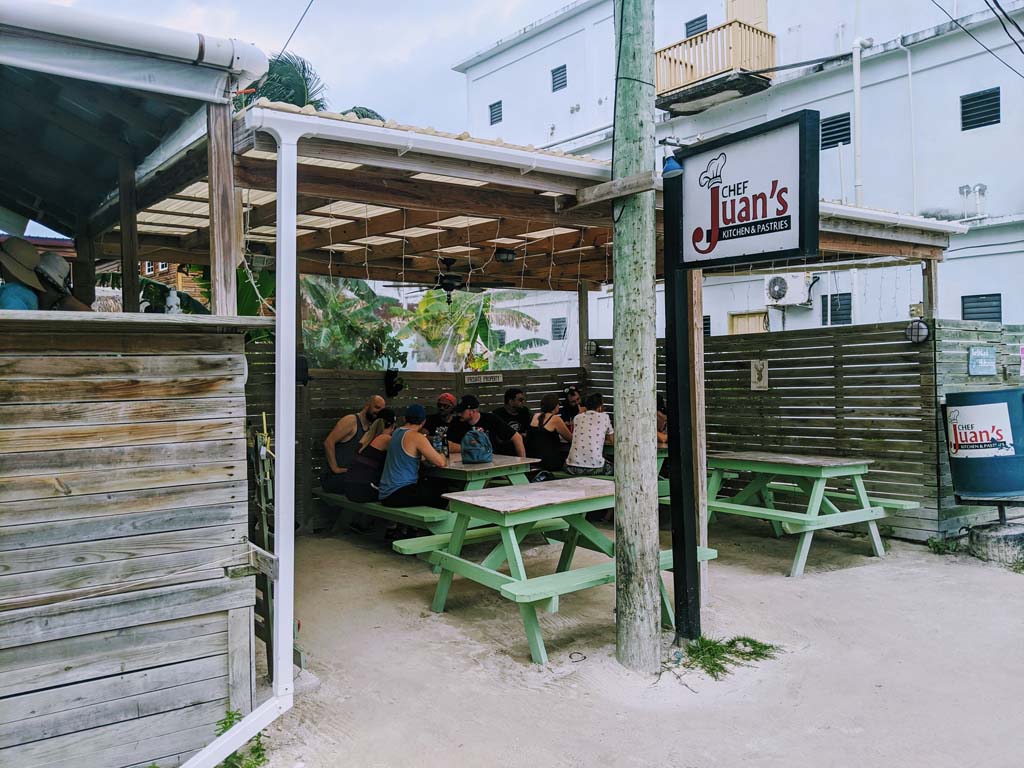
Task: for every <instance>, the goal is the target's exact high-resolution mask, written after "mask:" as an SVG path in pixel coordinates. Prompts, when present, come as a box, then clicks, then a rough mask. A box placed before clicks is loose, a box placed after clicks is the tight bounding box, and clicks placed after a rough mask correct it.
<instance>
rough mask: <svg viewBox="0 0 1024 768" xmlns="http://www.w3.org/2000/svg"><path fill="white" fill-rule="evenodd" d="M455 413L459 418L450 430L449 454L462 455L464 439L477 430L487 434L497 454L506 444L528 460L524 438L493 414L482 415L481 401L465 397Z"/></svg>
mask: <svg viewBox="0 0 1024 768" xmlns="http://www.w3.org/2000/svg"><path fill="white" fill-rule="evenodd" d="M455 413H456V415H458V417H459V418H458V420H457V421H455V422H454V423H453V424H452V427H451V429H449V430H448V452H449V453H453V454H454V453H462V438H463V437H465V436H466V433H467V432H469V430H471V429H477V430H480V431H481V432H485V433H486V434H487V437H488V438H490V441H491V447H492V448H493V449H494V452H495V453H499V451H498V446H499V445H503V444H504V445H506V446H508V449H511V450H513V451H515V455H516V456H518V457H519V458H521V459H524V458H526V446H525V444H524V443H523V436H522V435H520V434H519V433H518V432H516V431H515V430H513V429H512V427H510V426H509V425H508V424H506V423H505V422H504V421H502V420H501V419H499V418H498V417H497V416H495V415H494V414H493V413H481V412H480V401H479V400H477V398H475V397H474V396H473V395H463V396H462V400H460V401H459V404H458V405H457V406H455ZM509 455H511V454H509Z"/></svg>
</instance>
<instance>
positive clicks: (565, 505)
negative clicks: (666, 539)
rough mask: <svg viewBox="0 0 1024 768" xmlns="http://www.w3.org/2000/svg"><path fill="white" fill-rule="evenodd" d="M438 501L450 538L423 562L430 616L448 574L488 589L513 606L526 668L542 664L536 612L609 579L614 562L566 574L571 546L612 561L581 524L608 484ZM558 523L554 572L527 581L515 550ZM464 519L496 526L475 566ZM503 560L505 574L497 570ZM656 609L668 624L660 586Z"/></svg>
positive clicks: (536, 487) (601, 538) (601, 501)
mask: <svg viewBox="0 0 1024 768" xmlns="http://www.w3.org/2000/svg"><path fill="white" fill-rule="evenodd" d="M445 498H447V499H448V500H449V502H450V507H451V510H452V512H454V513H455V515H456V516H457V517H456V521H455V528H454V530H453V531H452V533H451V537H450V540H449V541H447V542H445V545H446V546H447V549H436V550H434V551H432V552H430V553H429V556H428V558H427V559H428V560H429V561H430V562H431V563H433V564H435V565H437V566H439V569H440V576H439V579H438V583H437V589H436V591H435V593H434V600H433V603H432V604H431V608H432V609H433V610H435V611H438V612H441V611H443V610H444V606H445V602H446V601H447V599H448V590H449V588H450V587H451V584H452V578H453V577H454V576H455V574H458V575H460V576H465V577H466V578H468V579H471V580H473V581H475V582H477V583H479V584H483V585H484V586H486V587H490V588H491V589H494V590H496V591H498V592H499V593H500V594H501V595H502V596H503V597H505V598H507V599H509V600H511V601H512V602H514V603H517V604H518V605H519V612H520V614H521V615H522V618H523V625H524V627H525V629H526V640H527V643H528V644H529V647H530V655H531V657H532V658H533V661H534V662H536V663H538V664H544V663H546V662H547V651H546V650H545V648H544V639H543V638H542V636H541V630H540V624H539V622H538V620H537V608H538V607H540V608H544V609H546V610H548V611H550V612H555V611H557V610H558V601H559V597H561V596H562V595H567V594H570V593H572V592H578V591H580V590H582V589H588V588H590V587H596V586H599V585H601V584H610V583H612V582H614V581H615V561H614V560H609V561H608V562H607V563H600V564H598V565H592V566H588V567H585V568H578V569H572V561H573V557H574V555H575V553H576V548H577V547H578V546H583V547H586V548H590V549H595V550H597V551H598V552H602V553H603V554H605V555H607V556H608V557H614V554H615V544H614V542H613V541H612V540H611V539H609V538H608V537H607V536H605V535H604V533H602V532H601V531H600V530H599V529H598V528H596V527H595V526H594V525H592V524H591V523H589V522H588V521H587V518H586V515H587V513H588V512H594V511H599V510H605V509H611V508H612V507H614V506H615V484H614V483H612V482H611V481H609V480H601V479H597V478H591V477H578V478H570V479H566V480H552V481H550V482H546V483H534V484H532V485H530V486H528V487H521V486H506V487H503V488H487V489H484V490H478V491H459V492H456V493H448V494H445ZM558 519H561V520H564V521H565V523H567V524H568V526H569V530H568V532H567V533H566V536H565V540H564V542H563V544H562V551H561V556H560V557H559V560H558V565H557V567H556V568H555V573H553V574H549V575H545V576H535V577H532V578H531V577H529V576H527V574H526V568H525V566H524V564H523V555H522V552H521V551H520V549H519V544H520V542H521V541H522V540H523V539H524V538H525V537H526V536H527V534H529V533H530V531H531V530H533V529H534V527H535V526H537V525H543V524H546V523H547V522H549V521H551V520H558ZM471 520H472V521H477V520H482V521H484V522H485V523H489V524H491V525H493V526H495V527H497V529H498V530H499V532H500V536H501V543H500V544H498V546H496V547H495V548H494V549H493V550H491V552H490V553H489V554H487V556H486V557H484V559H483V560H482V561H481V562H479V563H475V562H473V561H471V560H468V559H466V558H464V557H462V546H463V544H464V542H465V538H466V534H467V531H468V530H469V525H470V521H471ZM700 554H701V556H702V557H703V558H704V559H710V558H712V557H714V556H715V553H714V551H713V550H702V551H701V553H700ZM506 562H507V563H508V568H509V574H505V573H501V572H500V571H498V568H500V567H501V566H502V565H503V564H504V563H506ZM661 567H662V569H664V570H671V568H672V551H671V550H666V551H664V552H662V553H661ZM661 611H662V622H663V623H664V624H665V625H666V626H673V617H672V609H671V601H670V600H669V599H668V593H667V591H666V589H665V586H664V584H662V586H661Z"/></svg>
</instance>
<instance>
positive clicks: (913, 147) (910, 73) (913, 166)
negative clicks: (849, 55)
mask: <svg viewBox="0 0 1024 768" xmlns="http://www.w3.org/2000/svg"><path fill="white" fill-rule="evenodd" d="M900 48H902V49H903V52H904V53H905V54H907V109H908V111H909V113H910V199H911V204H912V206H913V207H912V208H911V210H910V212H911V213H912V214H914V215H915V216H916V215H917V144H916V132H915V131H914V66H913V63H912V61H911V59H910V49H909V48H908V47H907V46H905V45H904V44H903V38H900Z"/></svg>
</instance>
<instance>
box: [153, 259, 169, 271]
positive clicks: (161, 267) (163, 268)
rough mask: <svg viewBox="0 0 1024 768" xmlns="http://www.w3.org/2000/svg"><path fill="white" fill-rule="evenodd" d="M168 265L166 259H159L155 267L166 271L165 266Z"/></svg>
mask: <svg viewBox="0 0 1024 768" xmlns="http://www.w3.org/2000/svg"><path fill="white" fill-rule="evenodd" d="M168 266H169V265H168V264H167V262H166V261H161V262H158V263H157V265H156V268H157V270H159V271H160V272H166V271H167V267H168Z"/></svg>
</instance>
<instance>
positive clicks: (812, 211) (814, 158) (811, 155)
mask: <svg viewBox="0 0 1024 768" xmlns="http://www.w3.org/2000/svg"><path fill="white" fill-rule="evenodd" d="M794 123H796V124H797V126H798V127H799V139H798V140H799V143H800V147H799V149H798V157H799V159H800V173H799V176H798V178H799V181H800V190H799V193H798V194H797V207H798V210H799V212H800V228H799V232H798V245H797V247H796V248H787V249H785V250H780V251H761V252H757V251H755V252H753V253H749V254H743V255H741V256H731V257H728V258H723V259H701V260H694V261H685V260H684V254H685V249H684V247H683V241H680V243H679V253H678V261H677V263H678V264H679V265H680V266H681V267H684V268H689V269H708V268H710V267H717V266H723V265H729V264H755V263H758V262H764V261H775V262H781V261H788V260H792V259H806V258H814V257H816V256H817V255H818V215H819V211H818V201H819V197H818V196H819V187H820V176H819V171H820V167H819V166H820V155H821V150H820V145H821V115H820V113H819V112H818V111H817V110H814V109H802V110H800V111H799V112H794V113H793V114H791V115H785V116H783V117H779V118H776V119H775V120H769V121H768V122H766V123H761V124H760V125H755V126H753V127H752V128H745V129H744V130H742V131H737V132H736V133H729V134H726V135H724V136H717V137H715V138H713V139H709V140H708V141H704V142H700V143H699V144H692V145H689V146H686V147H682V148H681V149H677V150H676V151H675V153H674V154H675V158H676V160H677V161H678V162H679V164H680V165H681V166H682V165H683V164H684V162H685V161H686V159H687V158H688V157H692V156H693V155H699V154H703V153H704V152H709V151H712V150H715V149H718V148H720V147H727V146H729V145H731V144H735V143H736V142H738V141H743V140H744V139H749V138H752V137H754V136H760V135H762V134H765V133H771V132H772V131H775V130H778V129H779V128H785V127H787V126H789V125H792V124H794ZM666 214H667V211H666ZM667 250H668V249H667V248H666V251H667Z"/></svg>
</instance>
